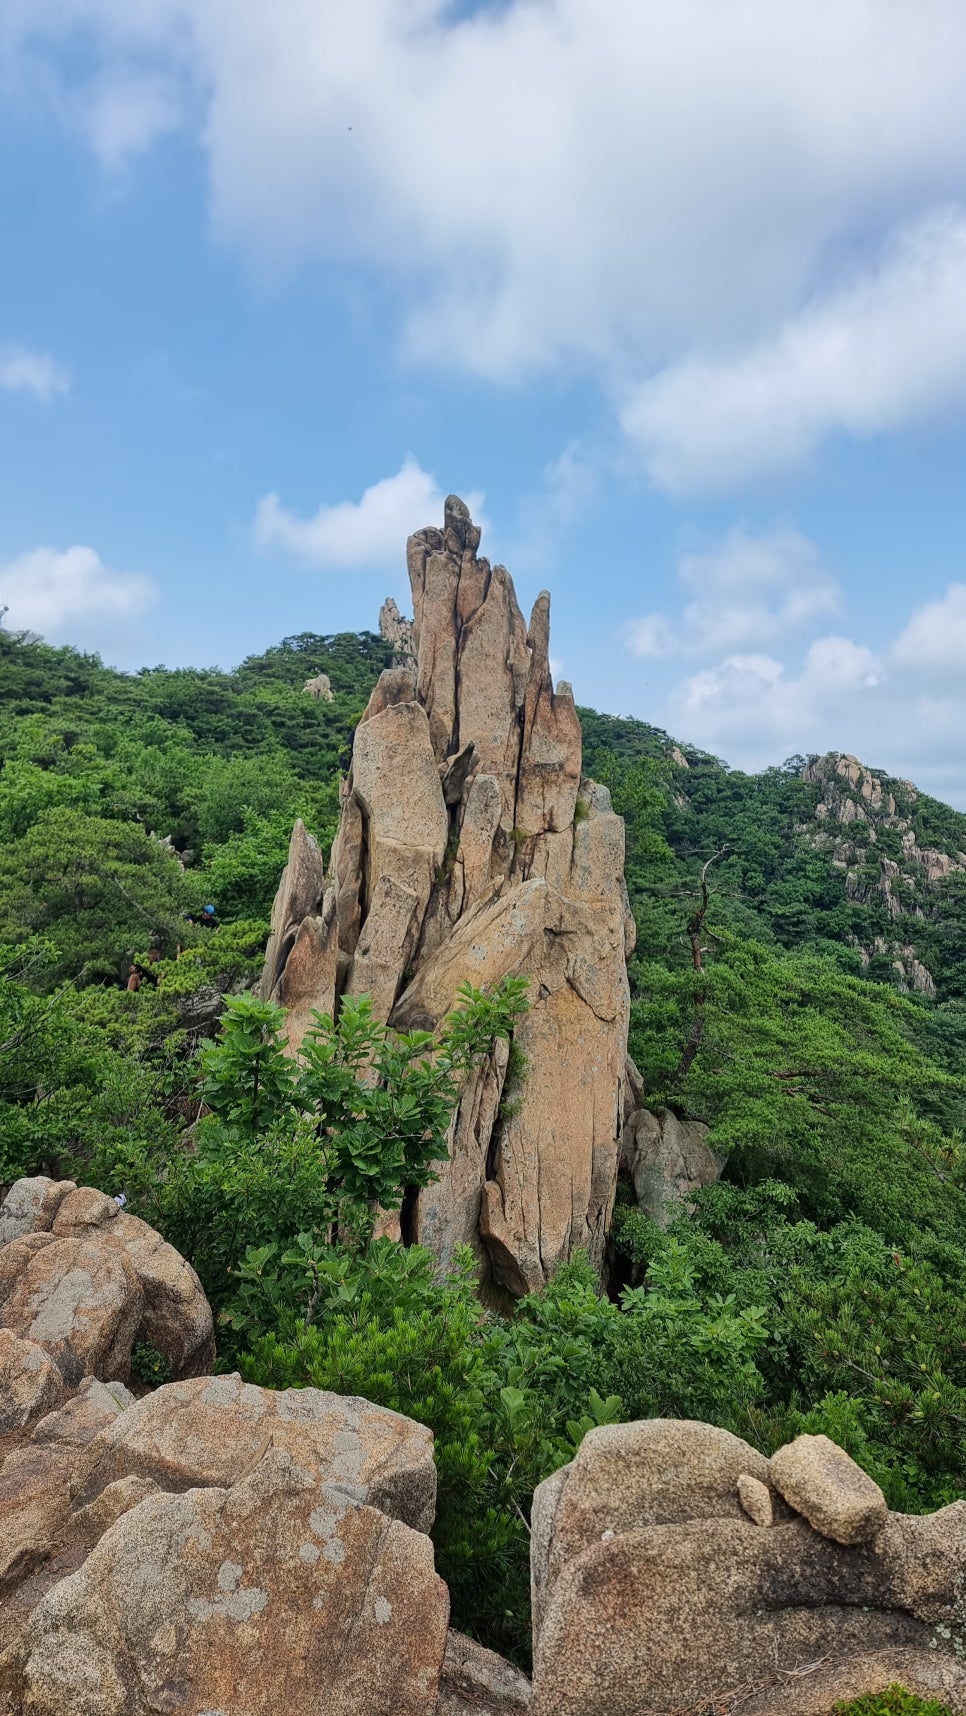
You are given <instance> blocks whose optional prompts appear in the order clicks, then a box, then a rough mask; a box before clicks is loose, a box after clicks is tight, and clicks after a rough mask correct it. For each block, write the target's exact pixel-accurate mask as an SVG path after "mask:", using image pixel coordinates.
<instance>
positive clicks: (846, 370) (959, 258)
mask: <svg viewBox="0 0 966 1716" xmlns="http://www.w3.org/2000/svg"><path fill="white" fill-rule="evenodd" d="M964 400H966V215H964V214H963V213H962V212H961V211H959V210H953V209H946V210H943V211H941V212H938V213H934V214H931V215H930V216H928V217H927V218H926V219H924V220H922V221H920V222H918V223H916V224H915V225H914V226H912V227H909V228H907V229H905V230H904V231H902V232H900V233H899V234H898V235H897V236H896V237H895V238H894V240H893V242H892V244H891V245H890V247H889V250H888V253H887V255H886V257H885V259H884V261H883V262H882V264H881V265H880V266H879V267H878V268H877V269H875V270H872V271H869V272H866V273H864V274H862V275H860V276H859V277H858V278H857V279H856V280H854V281H853V283H852V284H850V285H849V286H847V287H845V288H843V289H841V290H840V291H838V292H836V293H833V294H832V295H831V296H828V297H825V298H823V299H819V300H816V301H813V302H812V303H810V304H809V305H807V306H806V307H805V308H804V309H803V310H801V311H800V312H799V313H798V314H797V315H795V316H794V317H792V318H791V319H790V320H789V321H787V322H786V323H785V324H784V326H783V327H782V328H781V329H780V330H779V331H778V333H777V334H776V335H775V336H774V337H772V338H769V339H767V340H765V341H763V342H762V343H761V344H759V345H757V346H756V347H755V348H754V349H753V350H751V351H750V352H746V353H741V354H739V355H738V356H737V357H735V358H732V359H727V358H726V359H722V360H720V361H714V360H709V359H705V358H700V357H692V358H685V359H683V360H682V361H681V362H680V363H676V364H672V365H671V366H670V367H669V368H668V369H666V370H664V371H662V372H661V373H660V374H659V375H657V376H656V377H655V378H654V379H653V380H651V381H648V382H647V383H645V384H644V386H642V387H640V388H639V389H638V390H637V391H636V393H635V394H634V395H633V396H632V398H631V399H630V400H629V402H628V403H627V404H626V405H625V407H624V410H623V413H622V421H623V425H624V428H625V429H626V431H627V433H628V434H629V435H631V436H632V437H633V438H634V439H635V440H636V441H637V442H638V443H639V444H640V447H641V450H642V453H643V456H644V460H645V464H646V466H647V469H648V471H649V473H650V475H651V477H652V479H653V480H654V482H655V483H657V484H658V485H659V486H660V487H663V488H666V489H669V490H671V491H672V492H680V491H683V490H689V489H695V488H706V487H721V486H726V485H728V484H732V483H736V482H741V481H744V480H745V479H747V478H749V477H757V476H759V475H761V474H762V473H767V472H770V471H774V470H780V469H782V468H784V467H786V466H789V465H795V464H798V463H800V462H801V461H802V460H803V459H805V458H807V457H808V455H809V454H810V453H811V452H812V451H813V449H814V448H815V447H816V446H817V444H818V442H819V441H820V440H821V439H822V438H823V437H824V436H826V435H828V434H833V433H837V432H843V433H847V434H850V435H858V436H865V435H871V434H875V433H877V432H879V431H882V430H886V429H893V428H896V427H899V426H901V425H902V424H903V423H909V422H915V421H916V420H918V419H920V418H923V417H926V416H929V415H932V414H934V413H936V412H938V411H941V410H943V409H944V408H946V407H948V406H950V405H953V404H961V403H962V402H963V401H964Z"/></svg>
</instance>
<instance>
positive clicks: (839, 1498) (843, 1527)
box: [768, 1436, 889, 1543]
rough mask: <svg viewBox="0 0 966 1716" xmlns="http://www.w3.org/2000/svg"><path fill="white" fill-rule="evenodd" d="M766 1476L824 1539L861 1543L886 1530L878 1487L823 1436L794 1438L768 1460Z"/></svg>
mask: <svg viewBox="0 0 966 1716" xmlns="http://www.w3.org/2000/svg"><path fill="white" fill-rule="evenodd" d="M768 1470H769V1476H770V1478H771V1481H772V1483H773V1484H774V1486H775V1488H776V1490H777V1491H778V1492H779V1494H780V1495H782V1496H784V1498H785V1500H786V1501H787V1502H788V1504H789V1506H790V1507H793V1508H794V1509H795V1512H796V1513H801V1514H804V1516H805V1518H806V1519H807V1520H808V1523H809V1525H811V1526H814V1528H815V1530H816V1531H820V1532H821V1533H822V1536H823V1537H831V1538H833V1539H834V1541H835V1542H836V1543H866V1542H868V1540H869V1538H870V1537H874V1536H875V1534H876V1532H877V1531H880V1530H881V1528H882V1526H883V1525H884V1524H885V1521H886V1517H887V1515H888V1511H889V1510H888V1507H887V1505H886V1499H885V1496H884V1495H883V1494H882V1491H881V1490H880V1488H879V1486H878V1484H877V1483H874V1482H873V1480H872V1479H871V1478H870V1477H869V1476H868V1474H867V1473H866V1472H863V1470H862V1467H861V1466H857V1465H856V1463H855V1461H854V1460H853V1459H850V1457H849V1455H848V1454H847V1453H846V1452H845V1449H844V1448H839V1447H838V1446H837V1445H836V1443H835V1442H831V1441H829V1438H828V1437H827V1436H796V1438H795V1440H794V1442H788V1443H787V1444H786V1446H785V1447H784V1448H779V1450H778V1452H777V1454H773V1455H772V1458H771V1461H770V1463H769V1468H768Z"/></svg>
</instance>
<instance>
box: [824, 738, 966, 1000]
mask: <svg viewBox="0 0 966 1716" xmlns="http://www.w3.org/2000/svg"><path fill="white" fill-rule="evenodd" d="M802 778H803V779H804V780H806V781H808V782H809V783H810V784H811V785H813V786H815V787H817V789H818V793H819V797H818V802H817V803H816V805H815V809H814V824H812V825H806V826H805V827H804V828H803V829H802V830H801V831H800V832H802V833H803V834H804V836H805V838H806V839H807V840H808V841H809V843H810V844H811V845H813V846H815V847H817V848H818V849H819V850H820V851H823V852H825V853H827V855H828V859H829V863H830V865H831V867H832V869H833V870H839V871H842V872H844V879H845V891H846V894H847V895H848V897H849V899H850V900H854V901H856V902H857V903H858V904H860V905H865V904H871V905H873V906H875V907H878V908H880V909H881V910H882V911H883V912H884V913H885V915H886V916H887V917H888V918H889V919H891V920H892V922H896V921H897V920H898V919H900V918H903V917H904V918H905V919H906V923H907V924H908V921H909V919H910V918H923V917H927V916H932V915H934V913H935V912H936V910H937V899H936V896H937V892H938V891H939V890H940V889H941V888H942V887H943V885H944V883H946V882H947V881H948V880H949V878H950V877H951V876H955V875H957V874H961V873H962V872H964V871H966V852H961V851H959V850H957V849H956V848H955V847H953V846H950V848H949V849H948V850H945V851H943V850H941V849H939V848H937V847H935V846H931V845H929V844H928V843H927V842H926V841H925V839H923V840H922V842H921V841H920V833H919V829H921V827H922V826H923V824H922V806H921V804H920V802H919V794H918V793H917V791H916V788H915V787H914V786H912V784H911V783H910V782H909V781H900V780H891V781H890V780H886V779H883V778H882V777H880V776H878V775H876V774H873V772H872V771H871V770H870V769H867V768H866V767H865V766H864V765H863V764H862V763H860V762H859V761H858V759H857V758H856V757H851V756H841V755H839V753H838V752H835V751H833V752H830V753H829V754H828V755H827V756H824V757H813V758H811V760H810V761H809V762H808V763H807V764H806V766H805V768H804V769H803V770H802ZM917 825H918V826H917ZM906 933H907V936H908V933H909V932H908V929H907V932H906ZM854 945H855V946H856V947H857V948H858V951H859V953H860V955H861V958H862V963H863V965H864V966H867V965H869V964H871V962H872V960H873V959H876V958H880V957H883V956H887V957H888V959H889V962H890V964H891V965H892V968H893V971H894V972H895V977H896V985H897V987H898V988H899V989H900V990H901V991H903V992H906V993H909V992H911V993H913V994H919V995H928V996H930V997H934V996H935V994H936V983H935V978H934V975H933V973H932V972H931V971H930V970H929V969H928V967H927V966H926V965H925V964H924V963H923V961H922V959H921V958H920V957H919V953H918V952H917V950H916V948H915V947H914V946H912V945H911V944H910V942H909V941H908V940H906V941H902V940H900V939H899V938H898V936H896V937H887V936H883V935H877V936H874V937H871V938H870V940H869V942H868V944H867V945H866V944H862V943H860V942H858V941H856V942H855V943H854Z"/></svg>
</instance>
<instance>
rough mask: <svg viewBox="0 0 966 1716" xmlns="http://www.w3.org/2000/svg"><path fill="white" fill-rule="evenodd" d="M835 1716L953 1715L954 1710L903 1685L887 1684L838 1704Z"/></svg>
mask: <svg viewBox="0 0 966 1716" xmlns="http://www.w3.org/2000/svg"><path fill="white" fill-rule="evenodd" d="M835 1716H952V1711H951V1710H950V1709H949V1706H948V1705H947V1704H940V1703H938V1701H937V1700H936V1699H935V1698H916V1697H915V1696H914V1694H913V1693H911V1692H907V1691H906V1690H905V1688H904V1687H902V1686H887V1687H886V1689H885V1691H884V1692H869V1693H867V1694H866V1695H865V1697H864V1698H856V1699H854V1700H853V1702H852V1703H851V1704H836V1706H835Z"/></svg>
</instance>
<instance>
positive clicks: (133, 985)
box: [126, 965, 141, 995]
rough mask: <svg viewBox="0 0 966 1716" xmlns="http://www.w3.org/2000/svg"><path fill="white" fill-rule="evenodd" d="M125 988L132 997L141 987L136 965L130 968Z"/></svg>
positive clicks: (139, 974)
mask: <svg viewBox="0 0 966 1716" xmlns="http://www.w3.org/2000/svg"><path fill="white" fill-rule="evenodd" d="M126 987H127V989H128V990H129V991H130V993H131V994H132V995H136V994H137V992H138V990H139V989H140V987H141V973H140V972H139V970H138V968H137V966H136V965H132V967H131V975H130V977H129V978H128V980H127V984H126Z"/></svg>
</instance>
